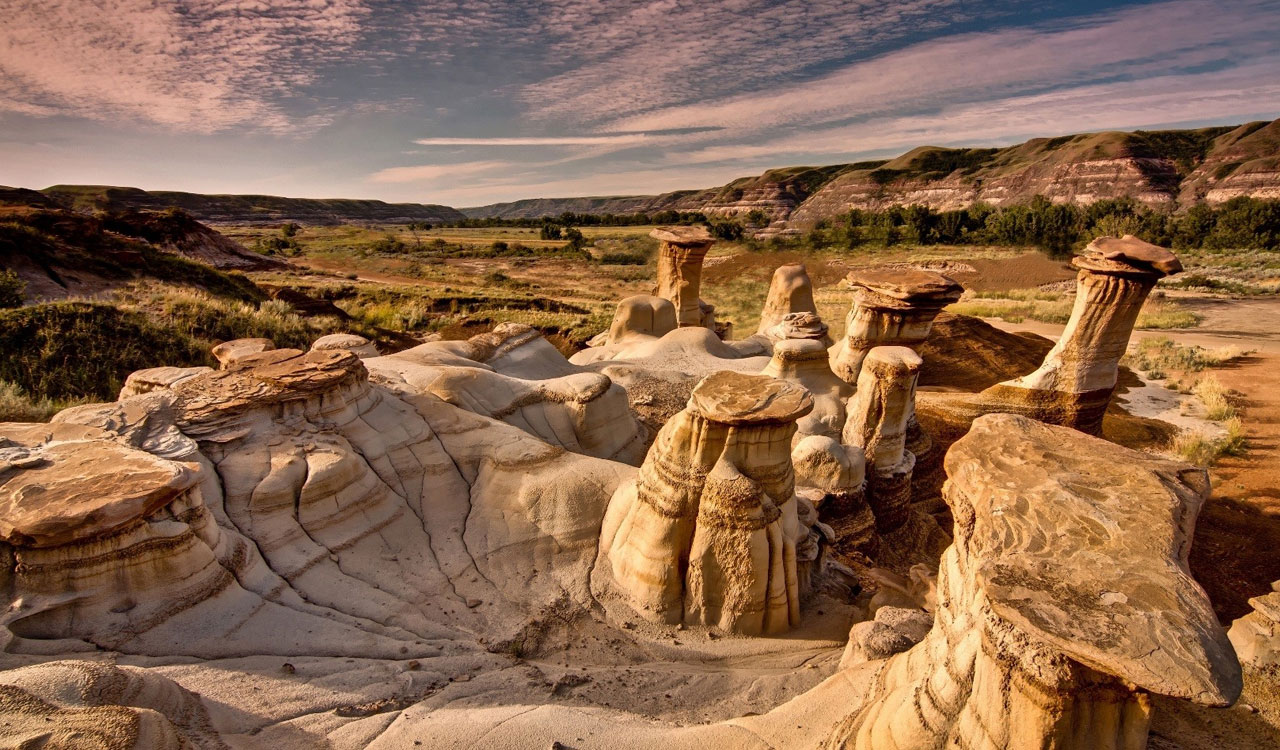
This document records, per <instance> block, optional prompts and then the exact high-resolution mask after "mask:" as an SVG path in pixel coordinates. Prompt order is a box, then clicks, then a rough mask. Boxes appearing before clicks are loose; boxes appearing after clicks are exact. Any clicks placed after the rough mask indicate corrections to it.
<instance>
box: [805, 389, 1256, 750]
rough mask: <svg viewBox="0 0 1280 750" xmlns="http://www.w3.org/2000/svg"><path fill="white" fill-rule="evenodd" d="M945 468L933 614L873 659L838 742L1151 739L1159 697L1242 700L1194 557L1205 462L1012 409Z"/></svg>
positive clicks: (1124, 743)
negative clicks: (1191, 562)
mask: <svg viewBox="0 0 1280 750" xmlns="http://www.w3.org/2000/svg"><path fill="white" fill-rule="evenodd" d="M1103 454H1105V455H1108V456H1110V457H1111V460H1107V461H1098V460H1097V456H1099V455H1103ZM947 470H948V475H949V477H950V478H949V480H948V484H947V489H946V497H947V501H948V502H949V503H950V504H951V507H952V510H953V512H954V513H955V517H956V528H955V542H954V544H953V545H952V546H951V548H950V549H948V551H947V553H946V554H945V555H944V556H943V560H942V567H941V571H940V573H939V579H938V590H939V604H938V612H937V618H936V623H935V625H934V627H933V629H932V630H931V631H930V632H929V634H928V636H926V637H925V639H924V640H923V641H922V642H921V643H920V644H919V645H917V646H915V647H914V648H912V649H911V650H910V651H908V652H906V653H903V654H900V655H897V656H894V657H892V658H890V659H889V660H887V661H883V662H878V663H876V662H872V665H868V666H865V667H863V669H871V670H874V674H872V675H867V678H868V679H869V681H870V682H871V684H872V685H873V687H872V689H871V690H870V692H869V693H868V695H867V697H866V699H865V700H864V701H862V702H861V704H860V705H859V706H858V707H857V708H856V710H854V711H853V712H851V713H850V714H849V715H848V716H847V718H845V719H844V720H843V721H842V722H841V723H840V724H839V725H838V726H837V727H836V730H835V731H834V733H833V734H832V735H831V737H829V738H828V742H827V746H828V747H833V748H835V747H839V748H857V749H858V750H878V749H879V748H925V747H944V746H945V747H985V748H998V749H1001V750H1004V749H1008V750H1014V749H1015V748H1016V749H1019V750H1021V749H1022V748H1036V747H1057V748H1079V749H1080V750H1085V749H1090V750H1091V749H1092V748H1099V747H1111V748H1118V749H1123V750H1140V749H1141V748H1143V747H1145V746H1146V739H1147V732H1148V727H1149V724H1150V718H1151V703H1150V699H1149V697H1148V696H1147V693H1157V694H1161V695H1169V696H1174V697H1178V698H1183V699H1186V700H1191V701H1196V702H1198V703H1203V704H1206V705H1218V706H1225V705H1229V704H1230V703H1232V702H1233V701H1234V700H1235V699H1236V697H1237V696H1238V695H1239V693H1240V690H1241V677H1240V668H1239V664H1238V663H1237V662H1236V658H1235V654H1234V653H1233V652H1232V650H1231V645H1230V643H1228V642H1227V640H1226V636H1225V634H1224V633H1223V632H1222V629H1221V628H1220V627H1219V626H1218V624H1217V621H1216V618H1215V617H1214V614H1213V609H1212V607H1211V606H1210V603H1209V599H1208V597H1207V596H1206V595H1205V593H1204V591H1203V590H1202V589H1201V588H1200V586H1199V585H1198V584H1197V583H1196V582H1195V580H1194V579H1192V578H1191V575H1190V573H1189V572H1188V570H1187V554H1188V551H1189V549H1190V543H1191V533H1192V529H1193V527H1194V524H1195V518H1196V515H1197V513H1198V511H1199V509H1200V506H1201V504H1202V503H1203V502H1204V499H1205V498H1206V497H1207V495H1208V492H1209V482H1208V477H1207V476H1206V475H1205V473H1204V471H1202V470H1200V469H1195V468H1193V467H1191V466H1188V465H1185V464H1179V463H1176V462H1172V461H1167V460H1164V459H1158V458H1152V457H1150V456H1146V455H1144V454H1140V453H1137V452H1135V451H1129V450H1126V449H1123V448H1119V447H1117V446H1115V445H1112V444H1109V443H1105V442H1103V441H1101V440H1098V439H1096V438H1090V437H1087V436H1084V435H1081V434H1079V433H1073V432H1071V431H1068V430H1066V429H1063V428H1058V427H1050V426H1046V425H1042V424H1040V423H1037V422H1033V421H1031V420H1028V419H1026V418H1023V417H1018V416H1012V415H999V414H997V415H990V416H985V417H982V418H980V419H978V420H977V421H975V422H974V425H973V429H972V431H971V432H970V433H969V435H968V436H966V437H965V438H964V439H962V440H960V441H959V442H957V443H956V444H955V445H953V446H952V448H951V451H950V452H949V453H948V455H947Z"/></svg>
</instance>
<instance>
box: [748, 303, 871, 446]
mask: <svg viewBox="0 0 1280 750" xmlns="http://www.w3.org/2000/svg"><path fill="white" fill-rule="evenodd" d="M799 315H808V313H799ZM787 317H791V316H790V315H788V316H787ZM823 328H824V329H825V328H826V326H823ZM827 356H828V355H827V347H826V345H824V344H823V343H822V342H821V341H819V340H817V339H784V340H782V341H779V342H778V343H777V344H775V345H774V347H773V358H772V359H770V360H769V364H768V366H766V367H765V368H764V370H763V374H765V375H768V376H770V377H774V378H778V379H780V380H786V381H789V382H792V383H796V384H797V385H801V386H803V387H804V388H805V389H807V390H808V391H809V393H811V394H813V411H812V412H810V413H809V415H808V416H806V417H803V418H801V419H800V421H799V422H797V423H796V427H797V429H796V437H795V439H796V440H797V441H799V440H800V439H802V438H804V437H806V436H808V435H825V436H827V437H832V438H839V437H840V433H841V430H843V429H844V422H845V402H846V401H848V400H849V397H850V396H852V395H853V388H852V387H851V386H850V385H849V384H848V383H846V382H844V381H843V380H841V379H840V378H837V377H836V376H835V373H833V372H831V365H830V363H829V362H828V361H827Z"/></svg>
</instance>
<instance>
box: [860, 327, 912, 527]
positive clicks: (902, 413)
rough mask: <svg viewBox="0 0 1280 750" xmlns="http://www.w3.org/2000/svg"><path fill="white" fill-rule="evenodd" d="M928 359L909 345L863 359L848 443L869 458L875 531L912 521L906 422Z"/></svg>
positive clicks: (887, 348)
mask: <svg viewBox="0 0 1280 750" xmlns="http://www.w3.org/2000/svg"><path fill="white" fill-rule="evenodd" d="M922 364H923V360H921V359H920V355H918V354H916V353H915V352H913V351H912V350H910V349H908V348H906V347H905V346H877V347H876V348H874V349H872V350H871V351H870V353H868V354H867V356H866V357H865V358H864V359H863V361H862V366H861V372H860V373H859V375H858V388H857V391H856V392H855V393H854V395H853V398H851V399H849V405H848V414H849V416H848V420H847V421H846V422H845V425H844V442H845V443H846V444H848V445H857V446H859V447H861V448H862V450H863V452H864V453H865V455H866V461H867V502H868V504H869V505H870V506H871V512H872V513H874V514H875V517H876V529H878V530H879V531H880V532H882V533H884V532H889V531H893V530H894V529H897V528H899V527H901V526H902V525H903V524H904V523H906V521H907V513H908V511H909V509H910V505H911V472H912V470H913V469H914V468H915V464H916V457H915V455H914V454H913V453H912V452H911V451H909V450H907V448H906V440H907V421H908V418H909V417H910V416H911V412H912V408H913V405H914V404H915V398H916V379H917V378H918V377H919V376H920V366H921V365H922Z"/></svg>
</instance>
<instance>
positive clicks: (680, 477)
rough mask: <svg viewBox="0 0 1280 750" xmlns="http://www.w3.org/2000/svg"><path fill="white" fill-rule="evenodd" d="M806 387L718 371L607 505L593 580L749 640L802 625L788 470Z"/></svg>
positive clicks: (653, 615)
mask: <svg viewBox="0 0 1280 750" xmlns="http://www.w3.org/2000/svg"><path fill="white" fill-rule="evenodd" d="M812 407H813V402H812V399H811V397H810V396H809V394H808V393H807V392H806V391H805V390H804V389H803V388H800V387H798V386H795V385H791V384H789V383H785V382H783V381H779V380H775V379H773V378H769V377H764V376H751V375H740V374H736V373H728V372H726V373H718V374H716V375H712V376H710V377H708V378H706V379H705V380H703V381H702V382H701V383H699V384H698V386H697V387H696V388H694V390H693V393H692V395H691V396H690V399H689V405H688V407H687V408H686V409H685V410H684V411H682V412H680V413H679V414H677V415H676V416H675V417H674V418H673V419H672V420H671V421H670V422H668V423H667V424H666V426H664V427H663V428H662V432H660V433H659V434H658V439H657V441H656V442H655V443H654V445H653V448H652V449H651V450H650V451H649V455H648V456H647V457H646V458H645V462H644V465H643V466H641V468H640V474H639V476H638V477H637V478H636V479H635V480H634V481H632V482H628V483H626V484H624V485H623V486H622V487H620V488H619V489H618V491H617V492H616V493H615V494H614V496H613V499H612V500H611V501H610V504H609V510H608V513H607V514H606V516H605V521H604V526H603V529H602V531H601V535H600V556H601V561H600V562H599V563H598V564H597V570H601V571H605V572H606V573H607V574H608V575H607V576H605V579H606V580H605V581H604V582H603V583H601V584H600V585H599V588H602V589H604V590H605V591H606V593H610V592H611V593H614V594H616V595H619V596H621V597H622V598H623V599H624V600H625V601H626V602H627V603H628V604H630V606H631V607H632V608H633V609H634V610H635V611H636V612H637V613H639V614H640V615H642V616H643V617H645V618H646V619H649V620H652V621H654V622H660V623H669V624H675V623H689V624H703V625H714V626H717V627H720V628H723V629H725V630H729V631H732V632H737V633H744V634H749V635H758V634H762V633H764V634H774V633H780V632H782V631H785V630H787V629H789V628H790V627H792V626H794V625H796V624H798V622H799V618H800V593H801V592H800V590H799V583H798V579H797V574H796V546H797V544H799V543H801V542H802V541H804V540H805V539H806V538H807V537H808V536H809V529H808V528H805V529H803V530H801V529H800V526H799V521H798V517H797V510H796V498H795V491H794V477H793V474H792V467H791V437H792V435H793V434H794V433H795V421H796V420H797V419H799V418H800V417H803V416H804V415H805V414H807V413H808V412H809V410H810V409H812Z"/></svg>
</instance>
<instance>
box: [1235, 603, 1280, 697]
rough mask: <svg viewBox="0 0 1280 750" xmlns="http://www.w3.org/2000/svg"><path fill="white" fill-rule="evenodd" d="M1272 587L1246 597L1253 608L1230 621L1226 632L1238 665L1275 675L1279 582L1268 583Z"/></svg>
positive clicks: (1279, 658)
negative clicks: (1270, 589)
mask: <svg viewBox="0 0 1280 750" xmlns="http://www.w3.org/2000/svg"><path fill="white" fill-rule="evenodd" d="M1272 589H1274V590H1273V591H1270V592H1268V593H1266V594H1263V595H1262V596H1255V597H1254V598H1252V599H1250V600H1249V606H1251V607H1253V611H1252V612H1250V613H1249V614H1247V615H1245V616H1244V617H1241V618H1240V619H1238V620H1236V621H1235V622H1233V623H1231V630H1230V631H1229V632H1228V635H1229V636H1230V638H1231V645H1232V646H1234V647H1235V650H1236V654H1237V655H1238V656H1239V657H1240V663H1241V664H1243V665H1244V666H1245V667H1246V668H1248V669H1251V670H1253V671H1256V672H1260V673H1264V674H1267V673H1269V674H1271V675H1275V674H1276V673H1277V670H1280V582H1276V583H1274V584H1272ZM1272 682H1273V683H1274V682H1275V678H1274V677H1273V678H1272Z"/></svg>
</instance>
